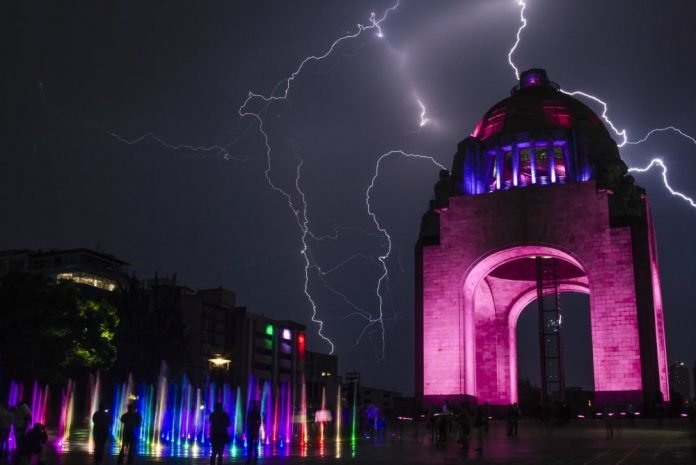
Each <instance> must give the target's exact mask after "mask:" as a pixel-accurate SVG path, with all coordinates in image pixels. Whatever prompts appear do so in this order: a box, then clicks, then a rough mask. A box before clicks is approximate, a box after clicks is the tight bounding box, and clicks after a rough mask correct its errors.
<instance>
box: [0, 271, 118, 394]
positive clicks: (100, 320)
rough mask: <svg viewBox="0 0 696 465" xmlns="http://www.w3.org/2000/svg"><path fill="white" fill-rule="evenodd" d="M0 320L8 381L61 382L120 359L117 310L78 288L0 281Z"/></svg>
mask: <svg viewBox="0 0 696 465" xmlns="http://www.w3.org/2000/svg"><path fill="white" fill-rule="evenodd" d="M0 318H1V319H2V320H1V321H2V325H1V326H0V334H1V336H0V373H1V374H2V376H3V377H11V378H15V379H19V380H32V379H38V380H41V381H46V382H52V381H61V380H63V379H64V378H66V377H68V376H72V375H74V374H77V373H78V372H80V371H81V370H88V371H93V370H103V369H108V368H109V367H111V365H112V364H113V363H114V360H115V359H116V348H115V346H114V344H113V339H114V335H115V333H116V329H117V327H118V323H119V319H118V314H117V310H116V308H115V307H114V306H113V305H112V304H111V303H109V302H107V301H106V300H103V299H93V298H89V297H87V296H85V295H83V294H82V293H81V292H80V290H79V289H78V288H77V286H76V285H75V284H73V283H69V282H59V283H56V282H54V281H51V280H49V279H47V278H46V277H44V276H40V275H34V274H24V273H11V274H7V275H5V276H3V277H2V278H0Z"/></svg>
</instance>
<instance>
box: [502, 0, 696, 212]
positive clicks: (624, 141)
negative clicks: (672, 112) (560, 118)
mask: <svg viewBox="0 0 696 465" xmlns="http://www.w3.org/2000/svg"><path fill="white" fill-rule="evenodd" d="M517 5H518V6H519V7H520V27H519V29H517V39H516V40H515V43H514V44H513V46H512V48H510V51H509V53H508V63H509V64H510V67H512V70H513V71H514V72H515V77H516V79H517V80H519V78H520V73H519V70H518V69H517V66H515V63H514V62H513V60H512V56H513V54H514V53H515V50H516V49H517V46H518V45H519V44H520V35H521V33H522V30H523V29H524V28H525V27H526V26H527V18H526V17H525V16H524V11H525V8H526V7H527V5H526V3H525V2H524V0H517ZM560 90H561V92H563V93H564V94H566V95H570V96H573V97H575V96H580V97H583V98H586V99H588V100H592V101H593V102H595V103H598V104H599V105H600V106H601V107H602V114H601V118H602V119H603V120H604V122H606V123H607V124H608V125H609V127H610V128H611V130H612V131H613V132H614V134H616V136H617V137H619V138H620V143H618V144H617V146H618V147H623V146H624V145H639V144H642V143H643V142H645V141H647V140H648V139H649V138H650V136H652V135H653V134H656V133H659V132H667V131H671V132H674V133H676V134H677V135H679V136H681V137H684V138H686V139H688V140H689V141H690V142H691V143H692V144H694V145H696V138H694V137H693V136H690V135H689V134H687V133H685V132H684V131H682V130H681V129H679V128H677V127H675V126H667V127H664V128H656V129H651V130H650V131H648V133H647V134H646V135H645V136H644V137H642V138H640V139H637V140H634V141H631V140H629V138H628V132H627V130H626V129H618V128H617V127H616V126H615V125H614V123H613V122H612V121H611V119H610V118H609V116H608V112H609V106H608V105H607V103H606V102H605V101H604V100H602V99H600V98H599V97H597V96H595V95H592V94H589V93H587V92H583V91H580V90H576V91H572V92H568V91H565V90H563V89H560ZM653 166H660V167H661V168H662V180H663V184H664V185H665V188H666V189H667V190H668V191H669V193H670V194H672V195H673V196H675V197H679V198H681V199H683V200H685V201H687V202H689V203H690V204H691V205H692V206H694V205H693V200H691V198H690V197H688V196H686V195H685V194H683V193H681V192H678V191H675V190H674V189H672V187H671V186H670V185H669V182H668V180H667V166H666V165H665V164H664V162H663V161H662V160H661V159H653V160H652V161H651V162H650V164H649V165H648V166H647V167H646V168H634V167H629V169H628V171H634V172H644V171H647V170H649V169H650V168H652V167H653Z"/></svg>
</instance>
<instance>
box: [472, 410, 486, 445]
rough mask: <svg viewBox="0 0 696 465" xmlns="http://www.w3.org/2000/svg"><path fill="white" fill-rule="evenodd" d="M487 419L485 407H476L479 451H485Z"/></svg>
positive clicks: (475, 416)
mask: <svg viewBox="0 0 696 465" xmlns="http://www.w3.org/2000/svg"><path fill="white" fill-rule="evenodd" d="M484 425H485V421H484V419H483V409H482V408H481V407H480V406H479V407H477V408H476V414H475V415H474V428H476V450H477V451H478V452H482V451H483V428H484Z"/></svg>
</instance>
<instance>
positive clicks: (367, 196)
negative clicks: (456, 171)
mask: <svg viewBox="0 0 696 465" xmlns="http://www.w3.org/2000/svg"><path fill="white" fill-rule="evenodd" d="M395 155H398V156H402V157H406V158H416V159H421V160H428V161H430V162H432V163H433V164H435V166H437V167H439V168H440V169H447V168H445V166H444V165H442V163H440V162H438V161H437V160H436V159H434V158H433V157H430V156H427V155H419V154H415V153H407V152H404V151H403V150H390V151H389V152H386V153H384V154H382V155H381V156H380V157H379V158H378V159H377V163H376V164H375V173H374V175H373V176H372V179H371V180H370V185H369V186H368V187H367V190H366V191H365V205H366V207H367V213H368V214H369V215H370V217H371V218H372V221H373V222H374V224H375V227H376V228H377V230H378V231H379V232H380V233H382V234H383V235H384V237H385V238H386V239H387V247H386V250H385V252H384V254H382V255H380V256H379V257H378V260H379V262H380V263H381V265H382V274H381V275H380V277H379V279H378V281H377V299H378V301H379V307H378V315H377V318H373V317H372V316H370V318H368V323H367V325H365V327H364V328H363V330H362V333H361V334H360V336H359V337H358V340H357V342H356V344H357V343H358V342H359V341H360V340H361V339H362V337H363V335H364V334H365V332H366V331H367V330H368V329H369V328H370V327H371V326H373V325H378V326H379V330H380V334H381V336H382V359H383V358H384V346H385V340H384V321H383V318H384V310H383V305H384V298H383V297H382V284H383V283H384V281H385V279H387V277H388V275H389V268H388V267H387V260H388V259H389V256H390V255H391V252H392V240H391V235H390V234H389V231H387V229H386V228H385V227H384V226H382V224H381V223H380V221H379V219H378V218H377V214H376V213H375V212H374V211H373V210H372V205H371V204H370V192H371V191H372V189H374V187H375V182H376V181H377V178H378V177H379V168H380V166H381V164H382V161H383V160H384V159H386V158H388V157H391V156H395Z"/></svg>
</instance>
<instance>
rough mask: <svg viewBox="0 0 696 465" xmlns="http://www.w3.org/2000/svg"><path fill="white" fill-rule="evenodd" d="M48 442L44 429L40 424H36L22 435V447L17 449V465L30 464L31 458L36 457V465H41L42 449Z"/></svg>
mask: <svg viewBox="0 0 696 465" xmlns="http://www.w3.org/2000/svg"><path fill="white" fill-rule="evenodd" d="M46 441H48V435H47V434H46V428H45V427H44V425H42V424H41V423H36V424H35V425H34V427H33V428H31V429H30V430H29V431H27V433H26V434H25V435H24V438H23V440H22V445H21V446H20V447H19V448H18V449H17V451H18V455H19V463H21V464H25V463H26V464H31V463H32V457H37V460H36V463H37V465H43V463H44V462H43V448H44V444H46Z"/></svg>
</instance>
